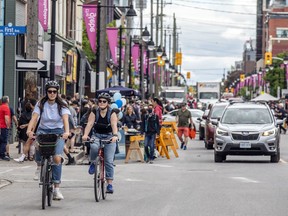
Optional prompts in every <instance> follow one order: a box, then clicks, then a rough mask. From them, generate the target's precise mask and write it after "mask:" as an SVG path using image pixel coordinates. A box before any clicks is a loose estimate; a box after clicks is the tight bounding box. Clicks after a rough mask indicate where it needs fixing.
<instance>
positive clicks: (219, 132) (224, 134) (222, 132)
mask: <svg viewBox="0 0 288 216" xmlns="http://www.w3.org/2000/svg"><path fill="white" fill-rule="evenodd" d="M216 134H217V135H219V136H229V134H228V131H225V130H222V129H220V128H217V129H216Z"/></svg>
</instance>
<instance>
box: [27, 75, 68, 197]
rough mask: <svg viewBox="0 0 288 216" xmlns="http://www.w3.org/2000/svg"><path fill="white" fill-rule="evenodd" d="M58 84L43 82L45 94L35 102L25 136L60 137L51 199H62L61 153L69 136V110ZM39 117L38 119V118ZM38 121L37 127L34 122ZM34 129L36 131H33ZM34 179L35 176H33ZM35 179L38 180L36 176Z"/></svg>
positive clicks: (37, 161)
mask: <svg viewBox="0 0 288 216" xmlns="http://www.w3.org/2000/svg"><path fill="white" fill-rule="evenodd" d="M59 88H60V86H59V84H58V83H57V82H56V81H54V80H52V81H48V82H47V83H46V84H45V90H46V95H45V96H44V97H43V98H41V99H40V101H39V102H37V104H36V106H35V108H34V111H33V113H32V118H31V120H30V122H29V125H28V128H27V136H28V137H29V138H30V139H33V138H34V139H35V134H34V133H35V132H36V134H58V135H62V138H60V139H58V141H57V143H56V148H55V155H54V165H53V166H52V180H53V183H54V191H53V199H54V200H61V199H64V197H63V195H62V193H61V192H60V190H59V186H60V183H61V174H62V163H61V162H62V154H63V149H64V144H65V142H64V140H66V139H67V138H68V136H69V122H68V118H69V115H70V111H69V109H68V107H67V103H66V102H65V101H64V100H63V99H62V98H61V97H60V95H59V93H58V90H59ZM38 119H39V120H38ZM38 121H39V123H38V128H36V127H37V126H36V124H37V122H38ZM35 130H36V131H35ZM40 161H41V158H40V155H39V152H36V163H37V165H38V167H37V171H36V173H35V176H36V177H38V178H39V173H40ZM34 179H35V178H34ZM35 180H38V179H37V178H36V179H35Z"/></svg>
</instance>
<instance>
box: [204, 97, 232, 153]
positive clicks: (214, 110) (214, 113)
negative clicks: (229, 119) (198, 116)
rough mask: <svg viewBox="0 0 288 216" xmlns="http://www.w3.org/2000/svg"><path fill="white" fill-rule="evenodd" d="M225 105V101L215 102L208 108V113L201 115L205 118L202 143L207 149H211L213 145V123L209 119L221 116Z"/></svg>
mask: <svg viewBox="0 0 288 216" xmlns="http://www.w3.org/2000/svg"><path fill="white" fill-rule="evenodd" d="M227 105H228V103H227V102H219V103H215V104H213V106H212V107H211V108H210V110H209V113H208V115H207V116H203V118H204V119H205V130H204V131H205V132H204V134H205V136H204V143H205V148H207V149H213V145H214V133H215V125H213V124H212V123H211V121H212V120H213V119H219V118H221V116H222V113H223V111H224V109H225V107H226V106H227Z"/></svg>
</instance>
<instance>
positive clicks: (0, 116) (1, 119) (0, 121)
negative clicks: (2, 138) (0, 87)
mask: <svg viewBox="0 0 288 216" xmlns="http://www.w3.org/2000/svg"><path fill="white" fill-rule="evenodd" d="M5 116H9V119H10V116H11V114H10V109H9V106H8V104H6V103H3V104H1V105H0V128H7V125H6V122H5ZM9 126H10V124H9Z"/></svg>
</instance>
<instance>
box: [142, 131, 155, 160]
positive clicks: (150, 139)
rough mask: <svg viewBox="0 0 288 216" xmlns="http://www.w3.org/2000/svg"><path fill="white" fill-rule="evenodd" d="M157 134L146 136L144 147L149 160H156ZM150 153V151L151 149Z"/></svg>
mask: <svg viewBox="0 0 288 216" xmlns="http://www.w3.org/2000/svg"><path fill="white" fill-rule="evenodd" d="M155 139H156V134H145V140H144V146H145V153H146V155H147V159H150V160H154V149H155ZM148 147H149V148H150V151H149V148H148Z"/></svg>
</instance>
